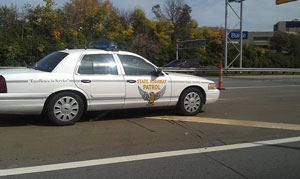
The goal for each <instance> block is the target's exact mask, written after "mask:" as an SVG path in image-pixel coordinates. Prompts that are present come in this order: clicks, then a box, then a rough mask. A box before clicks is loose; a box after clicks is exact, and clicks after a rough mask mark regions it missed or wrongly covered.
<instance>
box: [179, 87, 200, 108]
mask: <svg viewBox="0 0 300 179" xmlns="http://www.w3.org/2000/svg"><path fill="white" fill-rule="evenodd" d="M190 88H197V89H198V90H200V92H201V93H202V95H203V98H204V103H203V104H205V103H206V93H205V91H204V89H203V88H201V87H200V86H188V87H186V88H185V89H184V90H183V91H182V92H181V94H180V96H179V98H178V102H179V100H180V98H181V96H182V94H183V93H184V92H185V91H186V90H188V89H190Z"/></svg>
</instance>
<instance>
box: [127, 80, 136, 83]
mask: <svg viewBox="0 0 300 179" xmlns="http://www.w3.org/2000/svg"><path fill="white" fill-rule="evenodd" d="M127 83H136V80H127Z"/></svg>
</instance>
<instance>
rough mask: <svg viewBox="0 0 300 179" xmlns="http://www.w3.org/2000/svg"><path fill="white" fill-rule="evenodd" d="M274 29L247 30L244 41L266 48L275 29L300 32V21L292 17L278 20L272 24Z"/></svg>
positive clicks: (236, 41) (237, 40) (236, 40)
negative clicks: (246, 36) (290, 19)
mask: <svg viewBox="0 0 300 179" xmlns="http://www.w3.org/2000/svg"><path fill="white" fill-rule="evenodd" d="M273 30H274V31H249V32H248V38H247V39H244V40H243V41H244V43H248V44H249V45H253V46H256V47H260V48H265V49H268V48H269V47H270V41H271V38H272V37H273V35H274V33H275V32H276V31H281V32H287V33H296V32H300V21H298V19H294V20H292V21H279V22H277V23H276V24H275V25H274V29H273ZM233 42H235V43H238V42H239V39H234V40H233Z"/></svg>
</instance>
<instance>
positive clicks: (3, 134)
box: [0, 76, 300, 179]
mask: <svg viewBox="0 0 300 179" xmlns="http://www.w3.org/2000/svg"><path fill="white" fill-rule="evenodd" d="M210 79H212V80H214V81H217V78H210ZM224 87H225V88H226V90H224V91H221V97H220V100H219V101H218V102H217V103H215V104H209V105H205V106H204V108H203V112H201V113H199V114H198V115H197V116H196V117H192V118H189V117H184V116H178V115H177V113H176V111H175V110H174V109H170V108H168V109H149V110H144V109H143V110H141V109H139V110H121V111H110V112H104V113H103V112H102V113H93V114H88V115H86V116H85V119H84V120H83V121H81V122H78V123H77V124H76V125H73V126H66V127H55V126H49V125H48V123H47V122H45V121H43V120H41V119H40V118H39V117H38V116H7V115H2V116H0V178H121V179H126V178H128V179H132V178H137V179H140V178H153V179H154V178H164V179H165V178H178V179H181V178H188V179H191V178H195V179H196V178H197V179H198V178H230V179H232V178H251V179H252V178H280V179H282V178H289V179H290V178H299V177H300V94H299V92H300V77H299V76H263V77H226V78H224ZM69 162H71V163H69ZM24 167H25V168H24ZM26 167H31V168H26Z"/></svg>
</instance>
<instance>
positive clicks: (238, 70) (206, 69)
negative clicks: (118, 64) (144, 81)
mask: <svg viewBox="0 0 300 179" xmlns="http://www.w3.org/2000/svg"><path fill="white" fill-rule="evenodd" d="M160 69H162V70H163V71H166V72H219V71H220V69H218V68H177V67H160ZM223 72H291V73H300V68H228V69H223Z"/></svg>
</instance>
